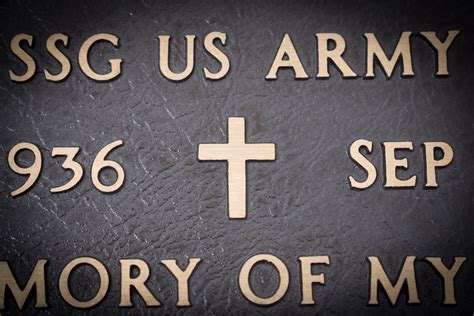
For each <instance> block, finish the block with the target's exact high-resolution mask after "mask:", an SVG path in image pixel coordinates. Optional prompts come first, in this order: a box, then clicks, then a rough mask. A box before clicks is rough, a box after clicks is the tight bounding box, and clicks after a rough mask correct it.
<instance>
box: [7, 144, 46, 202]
mask: <svg viewBox="0 0 474 316" xmlns="http://www.w3.org/2000/svg"><path fill="white" fill-rule="evenodd" d="M22 150H29V151H30V152H32V153H33V156H34V158H35V160H34V161H33V163H32V164H31V166H29V167H26V168H24V167H21V166H19V165H18V164H17V163H16V160H15V158H16V156H17V154H18V152H20V151H22ZM42 164H43V159H42V157H41V152H40V150H39V148H38V147H37V146H36V145H34V144H31V143H19V144H16V145H15V146H14V147H13V148H12V149H11V150H10V153H9V154H8V165H9V166H10V168H11V169H12V170H13V172H15V173H17V174H21V175H28V179H27V180H26V182H25V183H24V184H23V185H22V186H21V187H19V188H18V189H16V190H15V191H13V192H11V193H10V195H11V196H17V195H20V194H22V193H24V192H26V191H27V190H28V189H29V188H31V187H32V186H33V184H35V182H36V180H37V179H38V177H39V174H40V172H41V166H42Z"/></svg>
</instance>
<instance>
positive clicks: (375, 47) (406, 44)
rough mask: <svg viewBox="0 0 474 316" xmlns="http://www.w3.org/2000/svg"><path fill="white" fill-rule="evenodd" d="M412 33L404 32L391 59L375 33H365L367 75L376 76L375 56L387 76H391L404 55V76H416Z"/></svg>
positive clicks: (369, 76) (368, 76)
mask: <svg viewBox="0 0 474 316" xmlns="http://www.w3.org/2000/svg"><path fill="white" fill-rule="evenodd" d="M410 35H411V32H403V33H402V36H401V37H400V40H399V41H398V44H397V47H396V48H395V51H394V52H393V54H392V58H391V59H390V60H389V59H388V57H387V55H386V54H385V52H384V51H383V49H382V47H380V44H379V42H378V40H377V38H376V37H375V35H374V34H373V33H365V34H364V36H365V38H366V39H367V74H366V75H365V76H366V77H367V78H373V77H375V75H374V57H377V59H378V60H379V61H380V64H381V66H382V68H383V70H384V71H385V74H386V75H387V78H390V77H391V76H392V72H393V69H394V68H395V65H396V64H397V61H398V59H399V58H400V56H402V64H403V72H402V76H414V75H415V73H414V72H413V67H412V64H411V51H410Z"/></svg>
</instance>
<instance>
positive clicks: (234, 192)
mask: <svg viewBox="0 0 474 316" xmlns="http://www.w3.org/2000/svg"><path fill="white" fill-rule="evenodd" d="M228 128H229V139H228V142H227V144H199V146H198V158H199V160H221V161H222V160H226V161H227V187H228V192H229V218H231V219H232V218H245V217H246V216H247V210H246V202H247V194H246V186H247V180H246V168H245V167H246V166H245V165H246V162H247V161H248V160H275V144H247V143H246V142H245V118H243V117H229V127H228Z"/></svg>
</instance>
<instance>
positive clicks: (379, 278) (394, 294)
mask: <svg viewBox="0 0 474 316" xmlns="http://www.w3.org/2000/svg"><path fill="white" fill-rule="evenodd" d="M368 259H369V261H370V263H371V268H370V270H371V275H370V300H369V305H378V304H379V299H378V295H377V294H378V288H377V286H378V283H379V282H380V284H381V285H382V287H383V289H384V290H385V292H386V293H387V295H388V298H389V300H390V303H392V305H395V304H396V303H397V300H398V296H399V295H400V291H401V290H402V286H403V283H405V282H406V283H407V286H408V303H409V304H415V303H421V301H420V299H419V298H418V290H417V288H416V278H415V265H414V263H415V259H416V257H415V256H408V257H406V259H405V263H404V264H403V268H402V271H401V272H400V275H399V277H398V280H397V283H396V284H395V286H394V285H392V283H391V282H390V279H389V278H388V277H387V274H386V273H385V271H384V269H383V267H382V264H381V263H380V260H379V258H377V257H368Z"/></svg>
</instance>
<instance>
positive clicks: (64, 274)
mask: <svg viewBox="0 0 474 316" xmlns="http://www.w3.org/2000/svg"><path fill="white" fill-rule="evenodd" d="M82 264H88V265H90V266H92V267H93V268H94V269H96V271H97V272H98V273H99V277H100V287H99V291H98V292H97V294H96V295H95V296H94V297H93V298H92V299H90V300H88V301H79V300H78V299H76V298H75V297H73V296H72V294H71V291H69V275H70V274H71V272H72V270H74V269H75V268H76V267H77V266H79V265H82ZM108 289H109V274H108V272H107V269H106V268H105V266H104V265H103V264H102V263H101V262H100V261H99V260H97V259H94V258H90V257H82V258H77V259H74V260H72V261H71V262H69V263H68V264H67V265H66V266H65V267H64V269H63V271H61V275H60V276H59V293H61V296H62V297H63V299H64V300H65V301H66V302H67V303H68V304H69V305H71V306H73V307H76V308H89V307H93V306H94V305H97V304H98V303H100V302H101V301H102V300H103V299H104V297H105V295H106V294H107V291H108Z"/></svg>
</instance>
